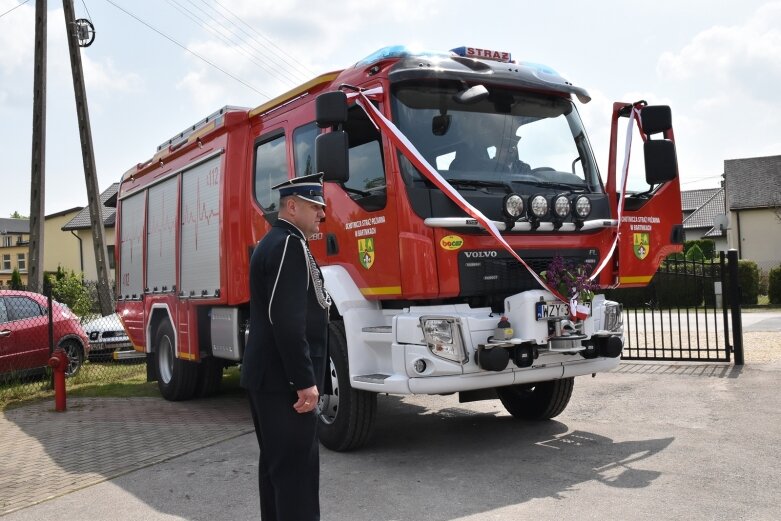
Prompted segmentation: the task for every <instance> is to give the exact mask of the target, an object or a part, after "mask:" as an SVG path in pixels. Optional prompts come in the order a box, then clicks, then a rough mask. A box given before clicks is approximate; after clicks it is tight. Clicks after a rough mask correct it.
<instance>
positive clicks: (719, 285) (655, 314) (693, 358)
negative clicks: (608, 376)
mask: <svg viewBox="0 0 781 521" xmlns="http://www.w3.org/2000/svg"><path fill="white" fill-rule="evenodd" d="M733 252H734V250H731V251H730V252H729V260H730V262H729V263H728V262H725V255H724V253H723V252H721V253H720V257H719V260H718V261H689V260H683V259H680V260H678V259H668V260H666V261H665V262H664V263H663V264H662V266H660V268H659V270H658V271H657V273H656V275H655V276H654V278H653V280H652V281H651V284H649V285H648V286H647V287H645V288H630V289H617V290H612V291H609V292H608V295H607V297H608V298H610V299H612V300H617V301H618V302H621V303H622V304H623V305H624V335H625V336H624V341H625V343H624V351H623V355H622V358H623V359H625V360H672V361H679V362H685V361H689V362H730V361H731V359H732V353H733V352H734V353H735V363H736V364H742V363H743V352H742V341H741V338H742V330H741V326H740V288H739V287H738V284H737V252H734V254H733ZM733 256H734V262H733V259H732V257H733ZM733 271H734V273H733ZM730 333H732V334H733V335H734V336H733V338H734V341H733V342H732V343H731V342H730ZM738 347H739V351H738V349H737V348H738Z"/></svg>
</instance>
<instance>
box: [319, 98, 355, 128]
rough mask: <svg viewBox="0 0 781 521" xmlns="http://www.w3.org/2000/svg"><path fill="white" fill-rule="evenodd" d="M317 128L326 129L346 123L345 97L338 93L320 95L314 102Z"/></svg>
mask: <svg viewBox="0 0 781 521" xmlns="http://www.w3.org/2000/svg"><path fill="white" fill-rule="evenodd" d="M315 118H316V120H317V126H318V127H320V128H328V127H332V126H336V125H341V124H342V123H345V122H346V121H347V95H346V94H345V93H344V92H342V91H340V90H337V91H334V92H326V93H324V94H320V95H319V96H318V97H317V100H316V102H315Z"/></svg>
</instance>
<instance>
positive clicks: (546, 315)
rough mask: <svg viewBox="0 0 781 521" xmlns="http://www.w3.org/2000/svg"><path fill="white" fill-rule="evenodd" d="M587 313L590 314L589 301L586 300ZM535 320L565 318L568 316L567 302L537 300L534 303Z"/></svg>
mask: <svg viewBox="0 0 781 521" xmlns="http://www.w3.org/2000/svg"><path fill="white" fill-rule="evenodd" d="M586 306H588V314H589V316H590V315H591V302H586ZM535 311H536V315H537V320H548V319H551V318H567V317H569V316H570V313H569V304H565V303H564V302H559V301H555V302H537V303H536V305H535Z"/></svg>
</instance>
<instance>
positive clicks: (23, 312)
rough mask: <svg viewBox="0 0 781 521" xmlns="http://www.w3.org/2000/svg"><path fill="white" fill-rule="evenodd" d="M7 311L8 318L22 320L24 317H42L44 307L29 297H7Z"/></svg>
mask: <svg viewBox="0 0 781 521" xmlns="http://www.w3.org/2000/svg"><path fill="white" fill-rule="evenodd" d="M5 304H6V312H7V313H8V320H9V321H11V320H22V319H24V318H31V317H40V316H41V315H43V309H41V306H39V305H38V303H37V302H35V301H34V300H32V299H29V298H27V297H6V298H5Z"/></svg>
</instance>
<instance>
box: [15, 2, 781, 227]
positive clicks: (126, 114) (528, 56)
mask: <svg viewBox="0 0 781 521" xmlns="http://www.w3.org/2000/svg"><path fill="white" fill-rule="evenodd" d="M591 4H593V5H591ZM74 8H75V11H76V18H87V19H90V20H91V21H92V23H93V24H94V26H95V33H96V37H95V41H94V43H93V44H92V45H91V46H90V47H87V48H84V49H82V51H81V55H82V62H83V66H84V77H85V84H86V90H87V97H88V106H89V113H90V121H91V127H92V139H93V144H94V149H95V156H96V158H95V160H96V167H97V172H98V181H99V186H100V189H101V191H102V190H105V189H106V188H108V187H109V186H110V185H111V184H112V183H114V182H117V181H119V179H120V177H121V176H122V174H123V173H124V172H125V171H127V170H128V169H129V168H130V167H132V166H135V165H136V164H137V163H142V162H144V161H146V160H147V159H149V158H151V157H152V156H153V155H154V153H155V151H156V149H157V146H158V145H159V144H161V143H162V142H164V141H166V140H168V139H169V138H171V137H173V136H174V135H176V134H177V133H179V132H181V131H182V130H184V129H186V128H187V127H189V126H190V125H192V124H194V123H195V122H197V121H198V120H200V119H202V118H204V117H205V116H207V115H208V114H210V113H212V112H214V111H215V110H217V109H219V108H221V107H223V106H225V105H233V106H242V107H248V108H252V107H256V106H258V105H260V104H262V103H264V102H265V101H267V100H268V99H270V98H273V97H275V96H277V95H279V94H282V93H283V92H285V91H287V90H289V89H291V88H293V87H295V86H297V85H299V84H301V83H303V82H305V81H307V80H308V79H311V78H312V77H314V76H315V75H318V74H321V73H323V72H327V71H333V70H338V69H343V68H346V67H349V66H351V65H352V64H354V63H355V62H357V61H359V60H360V59H362V58H363V57H365V56H367V55H369V54H370V53H372V52H374V51H375V50H377V49H379V48H381V47H385V46H388V45H397V44H403V45H408V46H417V47H421V48H425V49H437V50H447V49H452V48H455V47H460V46H464V45H467V46H474V47H481V48H490V49H496V50H502V51H509V52H511V53H512V55H513V58H515V59H517V60H523V61H531V62H535V63H544V64H546V65H548V66H550V67H552V68H554V69H555V70H557V71H558V72H559V73H560V74H561V75H562V76H564V77H565V78H567V79H568V80H569V81H571V82H573V83H574V84H576V85H578V86H581V87H583V88H585V89H586V90H588V91H589V93H590V94H591V96H592V101H591V102H590V103H588V104H585V105H582V104H578V110H579V111H580V114H581V117H582V118H583V120H584V124H585V126H586V129H587V132H588V133H589V136H590V140H591V143H592V146H593V148H594V151H595V153H596V155H597V159H598V161H599V163H600V169H601V171H602V175H603V178H604V177H605V176H606V173H607V170H606V163H607V155H608V139H609V121H610V112H611V107H612V103H613V102H614V101H622V102H631V101H636V100H639V99H644V100H647V101H648V102H649V103H650V104H667V105H670V106H671V107H672V112H673V125H674V128H675V137H676V144H677V152H678V162H679V171H680V176H681V185H682V189H683V190H693V189H698V188H711V187H717V186H719V183H720V180H721V175H722V172H723V165H724V160H725V159H736V158H745V157H759V156H769V155H779V154H781V124H780V123H779V122H781V103H780V102H779V101H778V99H777V98H776V96H777V93H778V91H779V87H781V1H778V0H776V1H756V0H736V1H719V0H707V1H706V0H657V1H655V2H638V1H634V0H602V1H600V2H591V3H589V2H582V1H578V0H548V1H547V2H539V1H533V2H532V1H527V0H515V1H513V2H508V1H491V0H483V1H481V2H474V1H464V0H393V1H383V2H380V1H375V0H344V1H338V0H333V1H330V2H323V1H304V0H275V1H273V2H269V1H266V0H74ZM3 13H5V14H3ZM34 15H35V0H32V1H30V0H28V1H27V2H22V1H20V0H0V157H2V168H0V217H8V216H10V215H11V214H12V213H13V212H15V211H18V212H19V213H20V214H22V215H29V208H30V168H31V167H30V162H31V156H32V148H31V147H32V107H33V96H32V92H33V54H34V52H33V47H34V36H35V31H34V21H35V18H34ZM64 27H65V24H64V17H63V10H62V4H61V3H60V2H56V1H53V2H48V50H47V56H48V66H47V98H46V107H47V121H46V125H47V127H46V128H47V131H46V164H45V170H46V172H45V175H46V181H45V183H46V184H45V212H46V214H47V215H48V214H52V213H56V212H59V211H63V210H66V209H69V208H72V207H75V206H86V205H87V196H86V189H85V182H84V170H83V166H82V159H81V147H80V142H79V137H78V124H77V119H76V107H75V102H74V94H73V83H72V79H71V73H70V62H69V57H68V48H67V43H66V40H65V28H64Z"/></svg>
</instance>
